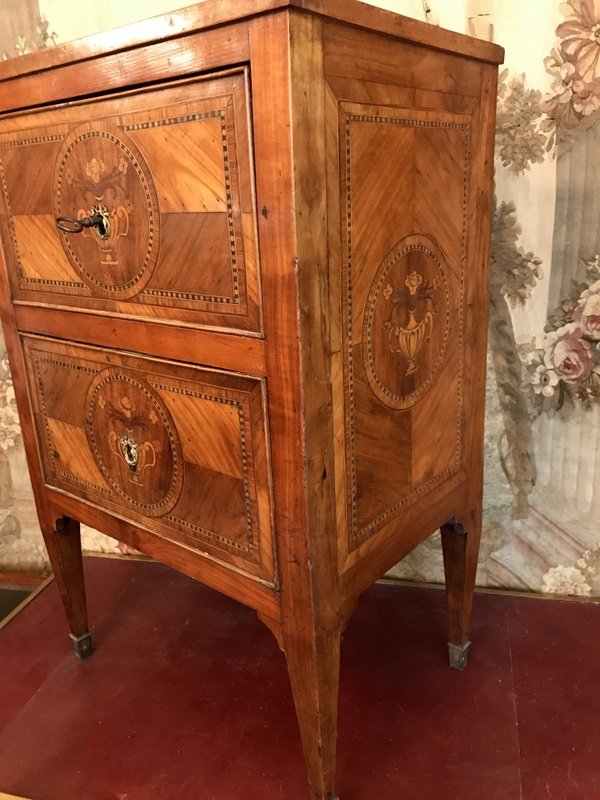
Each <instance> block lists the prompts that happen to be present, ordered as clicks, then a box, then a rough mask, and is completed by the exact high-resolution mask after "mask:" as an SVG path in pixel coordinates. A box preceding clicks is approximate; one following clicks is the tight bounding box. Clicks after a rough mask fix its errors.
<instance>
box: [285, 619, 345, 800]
mask: <svg viewBox="0 0 600 800" xmlns="http://www.w3.org/2000/svg"><path fill="white" fill-rule="evenodd" d="M284 641H285V654H286V658H287V664H288V672H289V676H290V683H291V686H292V693H293V695H294V704H295V706H296V714H297V716H298V724H299V726H300V736H301V738H302V747H303V750H304V759H305V761H306V769H307V771H308V780H309V784H310V789H311V792H312V795H311V796H312V798H313V800H339V798H338V796H337V795H336V793H335V791H334V788H333V786H334V778H335V753H336V738H337V709H338V690H339V675H340V634H339V631H338V632H335V633H328V632H325V633H323V632H319V633H317V634H316V635H315V637H314V638H313V637H310V636H307V638H306V639H299V638H292V639H288V638H286V637H285V632H284Z"/></svg>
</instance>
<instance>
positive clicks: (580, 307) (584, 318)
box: [573, 281, 600, 341]
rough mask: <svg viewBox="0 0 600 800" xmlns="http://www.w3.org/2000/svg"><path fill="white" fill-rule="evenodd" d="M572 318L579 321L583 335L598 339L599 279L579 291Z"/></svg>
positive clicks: (599, 320) (599, 335) (599, 327)
mask: <svg viewBox="0 0 600 800" xmlns="http://www.w3.org/2000/svg"><path fill="white" fill-rule="evenodd" d="M573 319H574V320H575V321H576V322H577V323H579V325H580V326H581V329H582V331H583V333H584V335H586V336H589V337H590V338H591V339H595V340H596V341H600V281H596V283H593V284H592V285H591V286H590V288H589V289H586V290H585V292H582V293H581V297H580V298H579V302H578V304H577V308H576V309H575V312H574V314H573Z"/></svg>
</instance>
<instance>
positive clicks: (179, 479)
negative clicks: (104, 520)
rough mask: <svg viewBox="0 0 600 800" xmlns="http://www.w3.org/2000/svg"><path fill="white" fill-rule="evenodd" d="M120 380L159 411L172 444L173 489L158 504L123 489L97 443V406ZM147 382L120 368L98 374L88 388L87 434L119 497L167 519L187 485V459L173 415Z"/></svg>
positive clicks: (151, 513)
mask: <svg viewBox="0 0 600 800" xmlns="http://www.w3.org/2000/svg"><path fill="white" fill-rule="evenodd" d="M96 381H97V382H96ZM116 381H118V382H122V383H125V384H129V385H130V386H131V387H133V388H134V389H135V390H136V391H138V392H140V393H141V394H142V395H144V396H145V397H146V399H147V400H149V401H150V404H151V406H152V409H153V410H154V411H156V412H158V415H159V417H160V419H161V422H162V424H163V426H164V429H165V431H166V434H167V437H168V439H169V443H170V445H171V453H170V455H171V465H172V470H173V476H172V478H171V485H170V486H169V490H168V491H167V492H166V493H165V495H164V497H163V498H162V499H161V500H160V501H158V502H156V503H141V502H139V501H138V500H135V499H134V498H133V497H132V496H131V494H129V493H128V492H127V491H125V490H124V489H123V487H122V486H120V485H119V483H118V482H117V481H116V480H115V479H114V477H113V476H112V475H111V471H110V465H109V464H107V463H106V461H105V459H104V456H103V454H102V449H101V447H99V443H98V442H97V441H96V436H95V435H94V413H95V410H96V404H97V402H98V400H99V396H100V392H101V390H102V388H103V387H105V386H107V385H108V384H109V383H113V382H116ZM145 383H146V381H144V380H143V379H138V378H134V377H133V376H131V375H129V374H128V373H127V372H122V371H120V368H115V367H108V368H106V369H101V370H100V371H99V372H98V374H97V376H96V378H95V380H94V381H92V383H91V384H90V387H89V388H88V395H87V398H86V403H87V408H86V414H85V431H86V434H87V437H88V443H89V446H90V451H91V453H92V456H93V457H94V460H95V462H96V464H97V466H98V468H99V469H100V472H101V473H102V474H103V476H104V478H105V479H106V481H107V482H108V484H109V486H111V487H112V488H113V489H114V491H115V492H117V494H118V495H120V496H121V497H122V498H123V499H124V500H125V501H126V502H127V503H128V504H130V505H131V506H132V507H133V508H134V509H139V511H140V513H142V514H146V515H151V516H153V517H156V516H164V515H165V514H166V513H168V512H169V511H170V510H171V509H172V508H173V507H174V506H175V505H176V504H177V502H178V500H179V496H180V494H181V488H182V485H183V463H180V460H181V462H183V456H182V454H181V445H180V443H179V436H178V434H177V427H176V425H175V422H174V421H173V419H172V418H171V415H170V413H169V411H168V409H167V408H166V407H165V405H164V402H163V401H162V399H161V398H160V397H159V396H156V395H154V394H153V392H152V391H151V389H152V386H151V384H150V385H144V384H145ZM149 383H150V382H148V384H149Z"/></svg>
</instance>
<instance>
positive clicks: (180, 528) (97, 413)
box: [23, 337, 275, 583]
mask: <svg viewBox="0 0 600 800" xmlns="http://www.w3.org/2000/svg"><path fill="white" fill-rule="evenodd" d="M23 347H24V352H25V357H26V362H27V370H28V380H29V386H30V394H31V397H32V403H33V410H34V415H35V420H36V428H37V436H38V442H39V449H40V452H41V456H42V462H43V469H44V475H45V481H46V483H47V485H48V486H52V487H56V488H58V489H61V490H63V491H65V492H68V493H69V494H71V495H74V496H76V497H78V498H81V499H83V500H86V501H89V502H91V503H94V504H96V505H98V506H101V507H102V508H104V509H108V510H110V511H114V512H116V513H117V514H118V515H119V516H121V517H124V518H126V519H128V520H131V521H132V522H135V523H137V524H140V525H142V526H143V527H145V528H147V529H149V530H151V531H154V532H155V533H157V534H159V535H160V536H163V537H165V538H167V539H170V540H174V541H177V542H180V543H182V544H184V545H187V546H188V547H191V548H193V549H195V550H200V551H203V552H206V553H208V554H209V555H211V556H213V557H214V558H216V559H218V560H220V561H223V562H225V563H227V564H230V565H233V566H235V567H237V568H238V569H241V570H243V571H244V572H247V573H249V574H252V575H255V576H257V577H260V578H262V579H264V580H266V581H268V582H269V583H272V582H273V581H274V578H275V575H274V559H273V541H272V525H271V500H270V480H269V467H268V463H269V460H268V455H267V441H268V440H267V430H266V420H265V414H264V408H265V387H264V380H260V379H251V378H246V377H243V376H238V375H231V374H227V373H222V372H214V371H209V370H203V369H199V368H196V367H188V366H181V365H177V364H173V363H171V362H164V361H158V360H154V359H148V358H141V357H137V356H129V355H124V354H121V353H118V352H114V351H101V350H98V349H96V348H91V347H76V346H71V345H67V344H63V343H59V342H56V341H54V340H50V339H43V338H37V337H24V339H23Z"/></svg>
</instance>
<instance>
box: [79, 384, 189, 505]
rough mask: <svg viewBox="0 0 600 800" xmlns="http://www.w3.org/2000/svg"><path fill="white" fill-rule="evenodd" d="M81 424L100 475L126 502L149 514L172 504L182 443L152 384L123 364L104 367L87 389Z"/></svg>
mask: <svg viewBox="0 0 600 800" xmlns="http://www.w3.org/2000/svg"><path fill="white" fill-rule="evenodd" d="M85 427H86V434H87V438H88V443H89V446H90V450H91V451H92V454H93V456H94V458H95V460H96V463H97V464H98V467H99V468H100V471H101V472H102V475H103V476H104V478H105V480H106V481H107V483H108V484H109V485H110V486H111V487H112V488H113V489H114V490H115V491H116V492H117V493H118V494H119V495H120V496H121V497H122V498H124V499H125V500H126V501H127V502H128V504H129V505H131V506H132V507H133V508H134V509H135V510H136V511H138V512H140V513H141V514H145V515H147V516H153V517H156V516H162V515H163V514H166V513H167V512H169V511H170V510H171V509H172V508H173V507H174V506H175V504H176V503H177V500H178V499H179V495H180V493H181V487H182V484H183V458H182V452H181V445H180V442H179V437H178V435H177V431H176V428H175V424H174V422H173V419H172V417H171V414H170V413H169V411H168V409H167V407H166V405H165V404H164V402H163V401H162V399H161V398H160V397H159V395H158V393H157V392H156V391H155V390H154V389H153V388H152V387H151V386H149V385H148V384H147V383H146V382H145V381H144V380H141V379H140V378H139V377H138V376H137V375H132V374H130V373H128V372H124V371H123V370H119V369H115V368H109V369H105V370H103V371H102V372H100V373H99V374H98V375H97V376H96V377H95V378H94V380H93V382H92V384H91V386H90V388H89V390H88V395H87V402H86V415H85Z"/></svg>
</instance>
